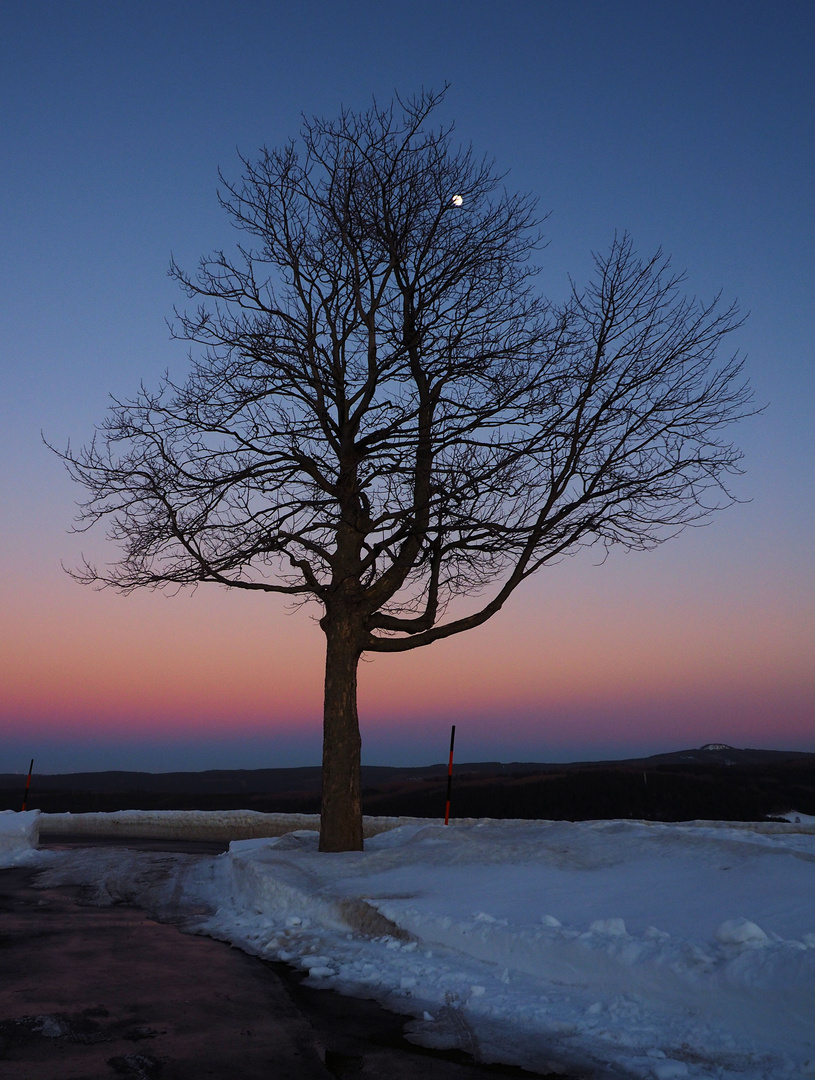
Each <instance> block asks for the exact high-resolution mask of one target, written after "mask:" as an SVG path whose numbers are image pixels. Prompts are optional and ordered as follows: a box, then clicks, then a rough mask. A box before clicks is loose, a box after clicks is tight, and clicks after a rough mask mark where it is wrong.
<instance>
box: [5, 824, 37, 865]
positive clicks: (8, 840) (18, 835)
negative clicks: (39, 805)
mask: <svg viewBox="0 0 815 1080" xmlns="http://www.w3.org/2000/svg"><path fill="white" fill-rule="evenodd" d="M39 818H40V811H39V810H25V811H22V812H20V813H17V812H15V811H14V810H0V867H3V866H20V865H23V864H25V863H31V862H35V861H37V851H36V847H37V843H38V841H39Z"/></svg>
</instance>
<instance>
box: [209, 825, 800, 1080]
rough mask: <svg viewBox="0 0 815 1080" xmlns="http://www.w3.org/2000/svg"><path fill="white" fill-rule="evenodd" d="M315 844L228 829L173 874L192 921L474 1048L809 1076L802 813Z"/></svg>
mask: <svg viewBox="0 0 815 1080" xmlns="http://www.w3.org/2000/svg"><path fill="white" fill-rule="evenodd" d="M316 845H317V836H316V833H312V832H308V831H302V832H297V833H293V834H290V835H288V836H284V837H281V838H279V839H277V840H266V841H262V840H247V841H242V842H237V843H233V844H231V845H230V849H229V853H228V854H226V855H224V856H221V857H220V858H219V859H218V860H215V863H214V865H213V866H212V869H211V877H210V878H209V880H208V881H204V880H199V881H198V883H197V885H196V886H195V887H193V884H192V881H189V882H188V888H190V889H192V890H193V891H198V893H199V895H208V896H209V898H210V903H211V905H212V907H213V908H217V910H215V911H214V913H213V914H211V915H210V916H209V917H208V918H207V919H206V920H205V921H204V923H203V924H202V926H201V929H203V930H204V931H205V932H207V933H210V934H212V935H213V936H216V937H221V938H224V939H226V940H229V941H231V942H233V943H235V944H238V945H240V946H241V947H243V948H245V949H247V950H248V951H251V952H255V953H258V954H260V955H262V956H267V957H269V958H271V959H277V960H282V961H285V962H287V963H290V964H294V965H296V966H298V967H300V968H302V969H303V970H304V971H307V972H308V975H309V979H310V981H311V982H312V983H314V984H316V985H318V986H324V987H332V988H334V989H337V990H340V991H341V992H343V993H348V994H352V995H356V996H365V997H374V998H377V999H378V1000H380V1001H381V1002H382V1003H383V1004H385V1005H389V1006H391V1007H393V1008H394V1009H396V1010H398V1011H400V1012H403V1013H404V1012H407V1013H413V1015H414V1016H415V1017H416V1021H415V1022H414V1024H413V1027H412V1037H413V1038H414V1039H415V1040H416V1041H418V1042H421V1043H422V1044H424V1045H428V1046H442V1047H444V1046H458V1047H460V1048H462V1049H464V1050H467V1051H468V1052H470V1053H472V1054H473V1056H474V1057H476V1058H477V1059H479V1060H482V1061H485V1062H489V1061H501V1062H504V1063H508V1064H515V1065H520V1066H522V1067H525V1068H527V1069H531V1070H533V1071H539V1072H547V1071H558V1070H562V1071H568V1072H574V1071H576V1070H578V1071H579V1070H588V1071H589V1072H590V1075H592V1076H603V1075H612V1074H613V1075H615V1076H619V1075H620V1072H622V1075H624V1076H628V1077H638V1078H643V1080H646V1078H647V1080H671V1078H675V1077H683V1078H699V1080H701V1078H706V1080H712V1078H713V1077H716V1078H719V1080H721V1078H723V1077H730V1076H732V1077H738V1078H739V1080H801V1078H803V1077H807V1076H815V904H813V900H812V897H813V895H815V829H813V827H812V825H807V824H804V825H798V826H784V825H778V823H767V824H766V825H763V824H755V825H753V826H748V825H743V824H739V825H737V826H731V825H729V824H722V823H715V822H710V823H704V824H702V823H699V824H695V825H689V824H682V825H664V824H655V823H644V822H628V821H608V822H581V823H571V822H545V823H543V822H534V823H532V822H523V823H520V822H497V821H495V822H483V823H480V824H474V825H473V824H471V825H456V826H451V827H450V828H447V829H445V828H444V827H443V826H439V825H436V824H433V823H427V822H425V823H422V824H413V825H410V826H405V827H402V828H399V829H397V830H395V831H390V832H387V833H383V834H381V835H378V836H376V837H375V838H373V839H372V840H370V841H369V842H368V843H367V844H366V850H365V852H364V853H361V854H359V853H346V854H340V855H328V856H326V855H320V854H319V853H318V852H317V850H316ZM782 883H783V884H782ZM606 1070H609V1071H608V1073H607V1072H606Z"/></svg>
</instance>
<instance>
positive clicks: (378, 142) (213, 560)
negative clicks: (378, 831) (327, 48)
mask: <svg viewBox="0 0 815 1080" xmlns="http://www.w3.org/2000/svg"><path fill="white" fill-rule="evenodd" d="M442 96H443V95H435V94H432V93H423V94H421V95H419V96H418V97H416V98H414V99H412V100H410V101H407V102H401V101H396V102H394V103H393V104H391V105H390V106H388V107H380V106H378V105H376V104H374V105H373V106H372V107H371V108H370V109H369V110H368V111H366V112H363V113H354V112H351V111H343V112H342V113H341V115H340V116H339V118H338V119H336V120H332V121H326V120H311V121H304V126H303V129H302V131H301V134H300V139H299V140H297V141H295V142H292V143H290V144H288V145H286V146H284V147H283V148H281V149H273V150H268V149H264V150H262V152H261V154H260V156H259V157H258V158H257V159H256V160H250V159H248V158H245V159H243V158H242V166H243V174H242V177H241V179H240V180H239V181H237V182H231V181H229V180H227V179H225V178H224V177H223V176H222V177H221V181H222V188H221V191H220V200H221V205H222V206H223V208H224V210H225V211H226V212H227V214H228V215H229V217H230V218H231V220H232V223H233V224H234V225H235V226H236V228H237V229H238V230H239V231H240V232H241V234H242V242H241V243H239V244H238V245H237V249H236V251H235V252H234V253H232V254H226V253H225V252H223V251H217V252H215V253H214V254H213V255H211V256H210V257H208V258H205V259H202V261H201V262H200V264H199V266H198V268H197V271H196V272H194V273H187V272H185V271H184V270H182V269H181V268H180V267H179V266H177V265H176V264H175V263H174V262H173V263H172V265H171V270H170V272H171V274H172V275H173V277H175V278H176V279H177V281H178V282H179V284H180V285H181V287H182V288H183V289H184V290H185V292H186V294H187V296H188V298H189V299H190V300H191V301H194V302H195V306H194V308H193V309H192V310H185V311H179V312H176V315H177V320H176V323H175V334H176V336H178V337H180V338H183V339H185V340H187V341H189V342H190V343H192V345H193V346H194V349H195V351H194V352H193V353H192V354H191V357H190V362H191V370H190V373H189V376H188V377H187V378H186V380H185V381H182V382H177V381H173V380H170V379H169V378H167V379H166V380H165V381H164V383H163V384H162V385H161V386H160V387H159V388H158V389H157V390H155V391H150V390H148V389H147V388H145V387H142V388H141V389H140V391H139V392H138V394H137V395H135V396H134V397H133V398H132V399H130V400H123V401H114V402H113V404H112V407H111V409H110V411H109V413H108V416H107V418H106V419H105V421H104V422H103V424H102V425H101V426H100V428H99V429H98V431H97V435H96V437H95V439H94V440H93V441H92V442H91V443H90V444H88V445H87V446H86V447H85V448H83V449H82V450H80V451H79V452H77V453H74V452H73V451H71V450H70V449H69V450H68V451H67V452H66V453H65V454H63V455H62V456H63V457H64V460H65V461H66V463H67V465H68V468H69V470H70V472H71V474H72V475H73V476H74V478H75V479H77V480H78V481H79V482H80V483H81V484H82V485H83V486H84V487H85V488H86V489H87V491H88V493H89V494H88V498H87V501H86V502H85V503H84V504H83V507H82V511H81V526H82V527H87V526H90V525H91V524H93V523H94V522H96V521H98V520H100V519H104V520H106V521H107V522H108V523H109V532H110V536H111V537H112V539H114V540H115V541H118V542H119V543H120V544H121V546H122V556H121V559H120V561H119V562H118V564H117V565H115V566H114V567H113V568H112V569H106V570H99V569H97V568H96V567H94V566H91V565H88V564H86V565H85V566H84V567H83V568H82V569H81V570H80V571H79V572H78V573H77V576H78V577H79V578H80V580H83V581H86V582H92V583H96V584H102V585H113V586H115V587H117V588H119V589H122V590H125V591H128V590H132V589H135V588H141V587H152V588H156V587H159V588H160V587H163V586H166V585H173V586H178V585H195V584H198V583H200V582H204V581H209V582H215V583H218V584H220V585H222V586H226V587H229V588H240V589H251V590H259V591H264V592H269V593H280V594H283V595H284V596H288V597H290V598H292V599H294V600H296V601H299V600H302V601H314V602H316V603H318V604H319V605H320V606H321V609H322V619H321V626H322V628H323V630H324V632H325V634H326V637H327V662H326V699H325V715H324V756H323V769H324V780H323V825H322V833H321V845H322V847H323V848H324V849H328V850H341V849H343V848H347V847H359V846H361V842H362V833H361V812H360V808H359V745H360V744H359V731H358V720H357V712H356V670H357V663H358V660H359V658H360V656H361V655H362V654H363V653H364V652H397V651H403V650H406V649H414V648H418V647H421V646H424V645H428V644H430V643H432V642H433V641H436V640H438V639H439V638H443V637H447V636H449V635H451V634H456V633H460V632H462V631H465V630H469V629H471V628H473V627H475V626H477V625H479V624H480V623H483V622H485V621H486V620H487V619H488V618H490V617H491V616H492V615H494V614H495V613H496V612H497V611H498V610H499V609H500V608H501V607H502V605H503V604H504V602H505V601H506V599H507V598H508V597H509V596H510V595H511V593H512V592H513V591H514V590H515V589H516V588H517V587H518V586H519V585H520V584H521V582H523V581H524V580H525V579H526V578H528V577H529V576H530V575H531V574H533V573H535V572H536V571H537V570H539V569H540V568H541V567H542V566H544V565H545V564H546V563H549V562H551V561H552V560H554V559H556V558H557V557H559V556H561V555H563V554H564V553H567V552H570V551H574V550H575V549H576V548H578V547H580V546H583V545H593V544H600V545H605V546H606V547H613V546H621V547H625V548H647V547H650V546H652V545H654V544H657V543H660V542H661V541H663V540H664V539H666V538H667V537H669V536H671V535H673V534H675V533H676V532H677V531H678V530H679V529H681V528H682V527H683V526H685V525H687V524H690V523H696V522H699V521H701V520H703V519H705V518H706V517H707V516H708V515H709V514H710V513H711V512H712V511H713V510H715V509H717V508H719V507H721V506H723V505H725V504H727V503H728V502H729V501H731V497H730V495H729V492H728V489H727V480H728V478H729V477H730V476H732V475H733V474H734V473H736V472H738V471H739V461H740V453H739V451H738V450H737V449H736V448H735V447H734V446H733V445H732V443H731V442H730V441H729V439H728V437H727V432H726V429H727V427H728V426H729V425H730V424H731V423H732V422H733V421H735V420H737V419H739V418H740V417H742V416H744V415H745V414H746V413H747V412H748V411H749V408H750V394H749V390H748V389H747V387H746V385H745V383H744V381H743V379H742V376H741V371H740V368H741V365H740V361H739V358H738V357H737V356H735V355H734V356H730V357H726V358H725V359H723V360H722V359H721V358H720V355H719V354H720V351H721V346H722V343H723V339H724V338H726V337H727V335H729V334H730V333H731V331H732V330H734V329H735V328H736V327H737V326H738V325H739V318H738V314H737V312H736V310H735V308H734V307H732V306H723V305H722V304H721V302H720V300H719V298H715V299H714V300H713V301H712V302H710V303H707V304H706V303H701V302H699V301H697V300H696V299H693V298H689V297H687V296H685V295H684V294H683V292H682V283H683V278H682V276H681V275H676V274H674V273H673V272H672V271H671V268H670V263H669V260H668V259H667V258H665V257H664V256H663V255H662V254H661V253H660V252H658V253H657V254H655V255H654V256H652V257H649V258H646V259H641V258H639V257H638V256H637V254H636V252H635V251H634V248H633V244H632V242H631V239H630V238H629V237H628V235H627V234H622V235H618V236H616V237H615V239H614V241H613V243H612V244H611V246H610V249H609V250H608V252H607V253H605V254H602V255H596V256H595V260H594V262H595V272H594V276H593V278H592V280H591V281H590V282H589V283H588V284H587V285H586V286H585V287H584V288H579V287H578V286H577V285H576V284H573V285H572V288H571V295H570V296H569V298H568V299H567V300H566V301H565V302H563V303H558V304H555V303H551V302H549V301H547V300H546V299H545V298H544V297H543V296H541V295H540V292H539V290H537V288H536V285H537V282H536V275H537V267H536V265H535V262H534V256H535V254H536V252H539V251H540V249H541V237H540V223H539V221H538V220H537V218H536V207H535V201H534V200H533V199H532V198H530V197H529V196H526V195H523V194H515V193H512V192H510V191H508V190H507V189H506V188H505V186H504V183H503V178H502V177H501V176H500V175H499V174H498V173H497V172H496V170H495V167H494V166H493V164H492V163H491V162H490V161H488V160H486V159H481V158H478V157H476V156H475V154H474V153H473V151H472V150H471V149H468V148H463V149H462V148H458V147H456V146H454V144H453V142H452V131H451V129H449V128H440V127H438V126H433V125H432V116H431V114H432V113H433V111H434V109H436V108H437V106H438V105H439V102H440V99H441V97H442ZM456 598H466V604H464V605H462V604H456V605H455V606H454V607H452V608H451V607H450V602H451V601H452V600H454V599H456ZM465 608H466V610H465Z"/></svg>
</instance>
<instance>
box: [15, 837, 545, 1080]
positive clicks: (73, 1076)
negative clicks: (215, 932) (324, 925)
mask: <svg viewBox="0 0 815 1080" xmlns="http://www.w3.org/2000/svg"><path fill="white" fill-rule="evenodd" d="M129 846H131V847H136V846H137V844H135V843H134V842H133V841H130V843H129ZM138 846H141V845H138ZM145 847H146V848H147V849H148V850H157V845H156V844H150V845H145ZM179 847H180V845H176V846H175V847H174V848H173V850H176V851H178V850H179ZM165 849H166V847H165ZM186 850H187V851H201V850H202V849H201V846H200V845H189V846H188V847H187V848H186ZM215 850H218V849H217V847H216V848H215ZM38 873H39V871H38V870H34V869H30V868H13V869H7V870H0V1080H12V1078H13V1080H113V1078H115V1077H123V1078H125V1080H127V1078H131V1080H204V1078H215V1080H220V1078H224V1080H226V1078H229V1080H256V1078H257V1080H260V1078H261V1077H262V1078H263V1080H312V1078H314V1080H331V1078H340V1080H343V1078H349V1080H350V1078H352V1077H353V1078H354V1080H416V1078H420V1077H421V1078H422V1080H485V1078H487V1077H489V1076H492V1077H496V1076H516V1077H522V1076H526V1077H530V1076H532V1075H533V1074H531V1073H526V1072H523V1071H522V1070H520V1069H514V1068H511V1067H496V1066H483V1065H478V1064H475V1063H473V1062H472V1060H468V1059H467V1057H466V1055H464V1054H463V1053H461V1052H460V1051H450V1052H441V1053H439V1052H434V1051H428V1050H424V1049H422V1048H420V1047H416V1046H413V1045H412V1044H410V1043H408V1042H407V1041H406V1040H405V1039H404V1037H403V1025H404V1022H405V1018H404V1017H400V1016H396V1015H395V1014H393V1013H389V1012H386V1011H385V1010H383V1009H381V1008H380V1007H379V1006H378V1005H376V1004H375V1003H374V1002H370V1001H360V1000H357V999H354V998H346V997H342V996H340V995H338V994H335V993H332V992H330V991H324V990H315V989H313V988H310V987H307V986H305V985H303V983H302V976H300V975H299V974H298V973H297V972H294V971H292V970H291V969H289V968H287V967H285V966H284V965H281V964H271V963H268V962H266V961H263V960H259V959H258V958H256V957H252V956H248V955H247V954H245V953H243V952H241V951H240V950H239V949H235V948H231V947H230V946H229V945H226V944H224V943H222V942H217V941H214V940H212V939H210V938H206V937H198V936H194V935H190V934H184V933H182V932H180V931H179V930H178V929H177V927H175V926H172V925H165V924H162V923H160V922H157V921H155V920H154V919H152V918H150V917H149V916H148V915H147V914H145V912H143V911H141V910H139V909H138V908H134V907H129V906H126V905H121V904H117V905H114V906H112V907H101V908H100V907H95V906H88V905H87V903H83V890H81V889H79V888H76V887H68V886H60V887H54V888H48V889H38V888H35V887H33V883H34V880H35V879H36V877H37V874H38Z"/></svg>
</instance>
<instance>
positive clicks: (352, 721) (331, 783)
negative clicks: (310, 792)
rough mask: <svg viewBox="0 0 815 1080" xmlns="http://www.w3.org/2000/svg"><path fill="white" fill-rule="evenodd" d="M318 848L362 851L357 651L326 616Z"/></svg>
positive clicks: (346, 628)
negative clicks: (321, 783)
mask: <svg viewBox="0 0 815 1080" xmlns="http://www.w3.org/2000/svg"><path fill="white" fill-rule="evenodd" d="M324 629H325V634H326V658H325V701H324V707H323V790H322V805H321V818H320V851H362V803H361V801H360V779H359V770H360V752H361V748H362V740H361V739H360V735H359V718H358V716H357V665H358V664H359V658H360V655H361V649H360V647H359V644H358V642H357V636H356V634H354V632H353V629H352V627H351V626H350V625H348V624H347V623H342V622H335V621H334V620H331V619H329V620H327V621H326V623H324Z"/></svg>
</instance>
